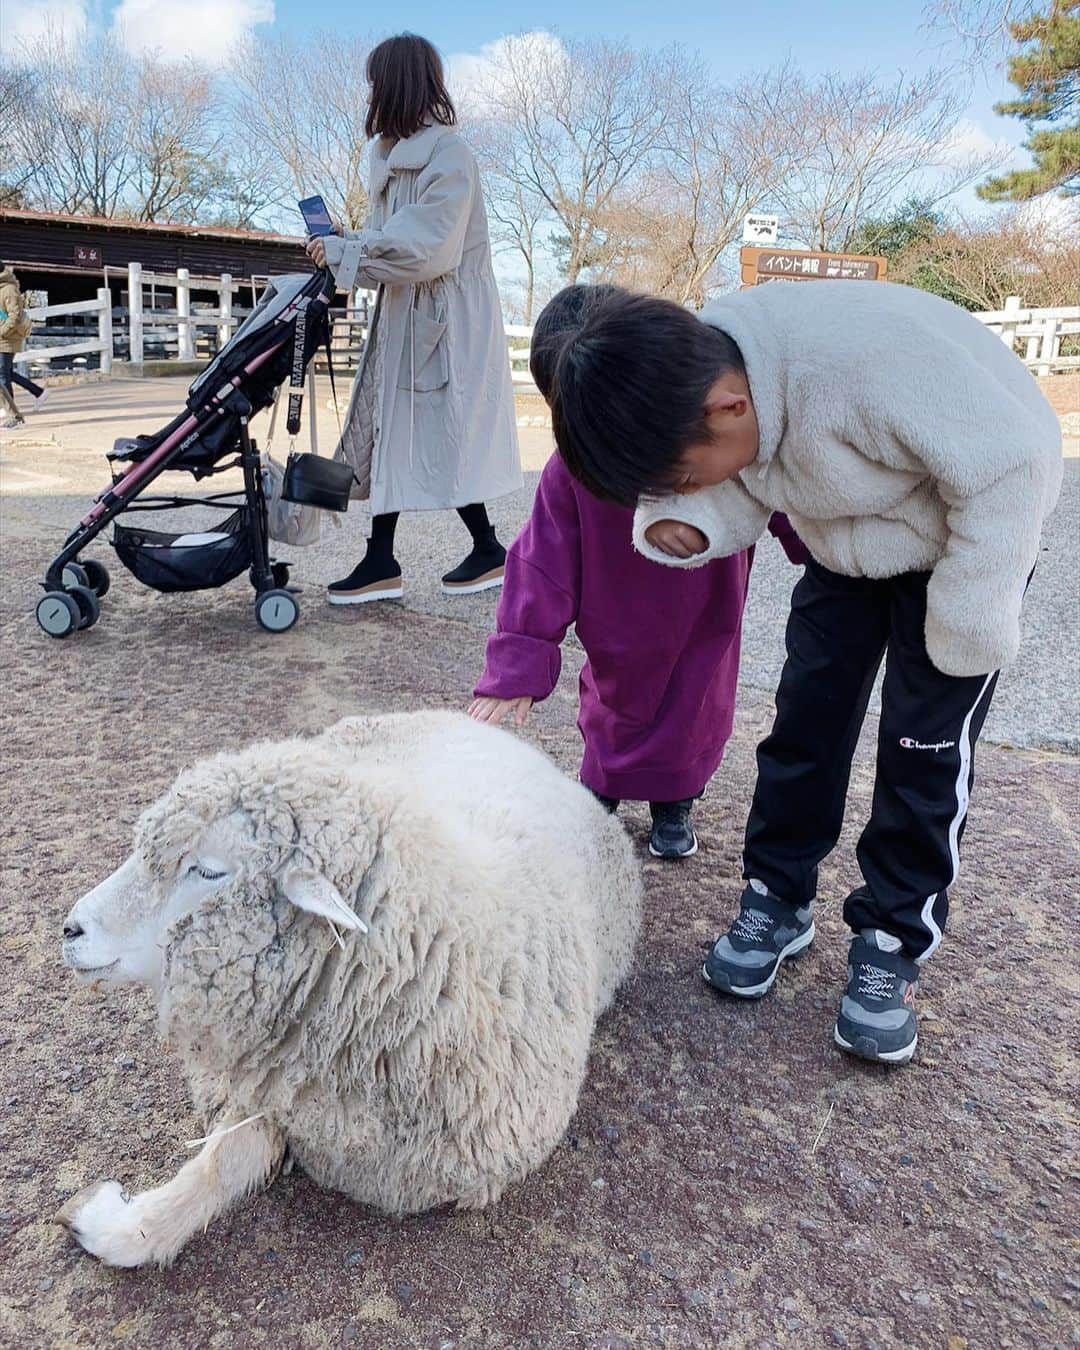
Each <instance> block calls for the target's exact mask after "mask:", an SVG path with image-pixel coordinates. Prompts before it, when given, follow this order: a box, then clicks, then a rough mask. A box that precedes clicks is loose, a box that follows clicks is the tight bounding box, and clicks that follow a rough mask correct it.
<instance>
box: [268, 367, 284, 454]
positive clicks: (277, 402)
mask: <svg viewBox="0 0 1080 1350" xmlns="http://www.w3.org/2000/svg"><path fill="white" fill-rule="evenodd" d="M283 388H284V386H283V385H280V384H279V385H278V390H277V393H276V394H275V395H274V403H273V406H272V407H271V409H270V425H269V426H268V427H267V428H266V454H269V453H270V451H271V449H272V448H273V445H274V428H275V427H276V426H277V415H278V409H279V408H280V407H281V391H282V389H283Z"/></svg>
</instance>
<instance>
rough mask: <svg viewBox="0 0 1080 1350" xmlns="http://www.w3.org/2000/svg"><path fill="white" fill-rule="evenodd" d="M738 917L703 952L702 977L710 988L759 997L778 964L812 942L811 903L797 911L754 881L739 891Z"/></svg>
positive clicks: (744, 996) (743, 996) (745, 996)
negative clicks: (713, 943)
mask: <svg viewBox="0 0 1080 1350" xmlns="http://www.w3.org/2000/svg"><path fill="white" fill-rule="evenodd" d="M740 905H741V907H740V909H739V917H738V918H737V919H736V920H735V922H734V923H733V924H732V925H731V927H730V928H729V929H728V931H727V932H726V933H725V934H724V935H723V937H721V938H718V939H717V942H716V945H715V946H714V947H713V949H712V951H711V952H710V953H709V955H708V957H707V958H706V960H705V965H704V966H703V967H702V971H701V973H702V975H703V976H704V977H705V980H706V982H707V983H709V984H711V985H712V987H713V988H714V989H719V990H720V991H721V992H722V993H725V994H736V995H737V996H738V997H739V998H761V997H762V995H763V994H767V993H768V992H769V990H770V989H771V988H772V985H773V981H774V980H775V979H776V972H777V971H778V970H779V969H780V964H781V962H783V961H786V960H787V958H788V957H789V956H797V955H798V953H799V952H801V951H804V950H805V949H806V948H807V947H809V945H810V944H811V942H813V940H814V917H813V910H814V907H813V905H812V904H809V905H805V906H803V907H802V908H801V909H797V908H796V907H795V906H794V905H789V904H788V903H787V902H786V901H784V900H781V899H779V897H777V896H775V895H773V894H772V893H771V892H770V891H769V890H768V888H767V887H766V886H764V885H763V884H762V882H760V881H751V882H750V884H749V885H748V886H747V888H746V890H745V891H743V894H742V900H741V902H740Z"/></svg>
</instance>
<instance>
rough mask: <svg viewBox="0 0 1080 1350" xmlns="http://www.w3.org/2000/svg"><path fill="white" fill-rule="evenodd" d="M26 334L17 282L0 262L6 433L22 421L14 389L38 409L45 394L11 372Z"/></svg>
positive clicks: (0, 377)
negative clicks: (17, 387)
mask: <svg viewBox="0 0 1080 1350" xmlns="http://www.w3.org/2000/svg"><path fill="white" fill-rule="evenodd" d="M29 332H30V317H29V315H28V314H27V313H26V304H25V301H24V300H23V293H22V290H21V288H20V286H19V282H18V278H17V277H16V276H15V273H14V272H13V271H12V270H11V268H10V267H7V266H5V265H4V263H2V262H0V409H3V411H4V412H6V413H7V417H6V419H5V421H4V429H5V430H7V431H10V430H11V429H12V428H13V427H17V426H21V425H22V423H23V420H24V419H23V415H22V413H21V412H19V409H18V408H17V406H16V404H15V390H14V387H13V386H14V385H16V384H18V385H21V386H22V388H23V389H25V390H26V391H27V393H29V394H32V395H33V396H34V402H35V403H36V404H37V405H38V406H39V407H40V406H41V404H42V403H44V402H45V396H46V395H47V393H48V392H49V391H48V390H47V389H42V387H41V385H40V384H35V383H34V382H33V380H28V379H27V378H26V376H25V375H20V374H19V373H18V372H17V371H16V369H15V357H16V355H17V354H18V353H19V352H21V351H22V349H23V347H24V346H25V345H26V338H27V334H28V333H29Z"/></svg>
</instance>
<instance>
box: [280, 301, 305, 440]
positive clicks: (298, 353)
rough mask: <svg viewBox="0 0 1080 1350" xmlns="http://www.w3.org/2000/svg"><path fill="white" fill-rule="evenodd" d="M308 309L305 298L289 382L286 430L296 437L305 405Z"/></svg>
mask: <svg viewBox="0 0 1080 1350" xmlns="http://www.w3.org/2000/svg"><path fill="white" fill-rule="evenodd" d="M307 307H308V302H307V299H306V297H305V299H304V300H302V301H301V302H300V305H299V307H298V309H297V313H296V327H295V328H294V329H293V349H292V370H291V373H290V382H289V412H288V416H287V418H286V419H285V430H286V431H287V432H288V433H289V435H290V436H295V435H296V433H297V432H298V431H299V430H300V410H301V408H302V407H303V404H304V346H305V344H306V341H307Z"/></svg>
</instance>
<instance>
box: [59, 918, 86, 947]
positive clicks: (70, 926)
mask: <svg viewBox="0 0 1080 1350" xmlns="http://www.w3.org/2000/svg"><path fill="white" fill-rule="evenodd" d="M85 931H86V930H85V929H84V928H83V926H82V924H81V923H77V922H76V921H75V920H74V919H68V921H67V923H65V924H64V937H65V938H66V939H67V940H68V941H69V942H70V941H74V939H75V938H77V937H82V935H83V933H84V932H85Z"/></svg>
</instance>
